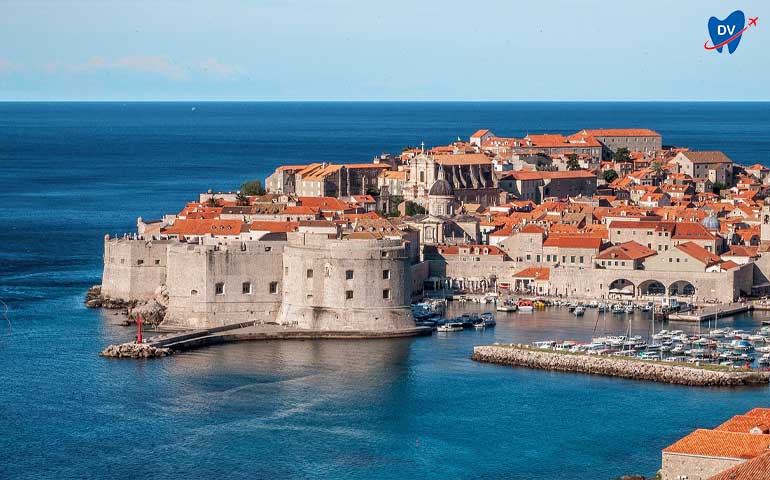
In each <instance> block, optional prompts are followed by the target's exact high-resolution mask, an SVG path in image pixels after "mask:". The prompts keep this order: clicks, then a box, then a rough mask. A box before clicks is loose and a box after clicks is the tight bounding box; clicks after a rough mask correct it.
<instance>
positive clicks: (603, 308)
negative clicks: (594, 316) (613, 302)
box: [596, 303, 607, 313]
mask: <svg viewBox="0 0 770 480" xmlns="http://www.w3.org/2000/svg"><path fill="white" fill-rule="evenodd" d="M596 308H597V311H598V312H599V313H604V312H606V311H607V305H605V304H603V303H600V304H599V305H598V306H597V307H596Z"/></svg>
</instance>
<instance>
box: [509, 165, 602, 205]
mask: <svg viewBox="0 0 770 480" xmlns="http://www.w3.org/2000/svg"><path fill="white" fill-rule="evenodd" d="M596 181H597V177H596V175H594V174H593V173H591V172H588V171H585V170H575V171H563V172H539V171H538V172H535V171H528V170H519V171H513V172H509V173H507V174H505V175H503V177H502V178H501V179H500V188H501V189H503V190H504V191H506V192H509V193H511V194H513V195H515V196H516V197H517V198H518V199H519V200H532V201H533V202H535V203H542V202H543V201H544V200H545V199H546V198H550V197H554V198H567V197H577V196H581V195H582V196H592V195H593V194H594V193H596Z"/></svg>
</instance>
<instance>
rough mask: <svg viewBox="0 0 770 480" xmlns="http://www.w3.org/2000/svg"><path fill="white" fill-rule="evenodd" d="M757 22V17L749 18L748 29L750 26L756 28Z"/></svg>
mask: <svg viewBox="0 0 770 480" xmlns="http://www.w3.org/2000/svg"><path fill="white" fill-rule="evenodd" d="M757 20H759V17H754V18H751V17H749V27H750V26H752V25H754V26H755V27H756V26H757Z"/></svg>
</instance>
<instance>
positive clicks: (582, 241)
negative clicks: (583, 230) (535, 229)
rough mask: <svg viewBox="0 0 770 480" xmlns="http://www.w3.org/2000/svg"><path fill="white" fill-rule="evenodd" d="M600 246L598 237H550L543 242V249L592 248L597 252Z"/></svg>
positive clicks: (600, 240)
mask: <svg viewBox="0 0 770 480" xmlns="http://www.w3.org/2000/svg"><path fill="white" fill-rule="evenodd" d="M601 245H602V239H601V238H599V237H572V236H558V235H551V236H550V237H548V238H547V239H546V240H545V241H544V242H543V246H544V247H559V248H592V249H596V250H598V249H599V247H601Z"/></svg>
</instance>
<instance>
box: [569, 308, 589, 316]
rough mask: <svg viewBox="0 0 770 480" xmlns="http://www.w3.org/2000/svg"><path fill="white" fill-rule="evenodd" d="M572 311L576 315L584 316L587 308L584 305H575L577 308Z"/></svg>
mask: <svg viewBox="0 0 770 480" xmlns="http://www.w3.org/2000/svg"><path fill="white" fill-rule="evenodd" d="M572 313H574V314H575V316H576V317H582V316H583V315H585V313H586V309H585V307H583V306H582V305H578V306H577V307H575V310H573V311H572Z"/></svg>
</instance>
